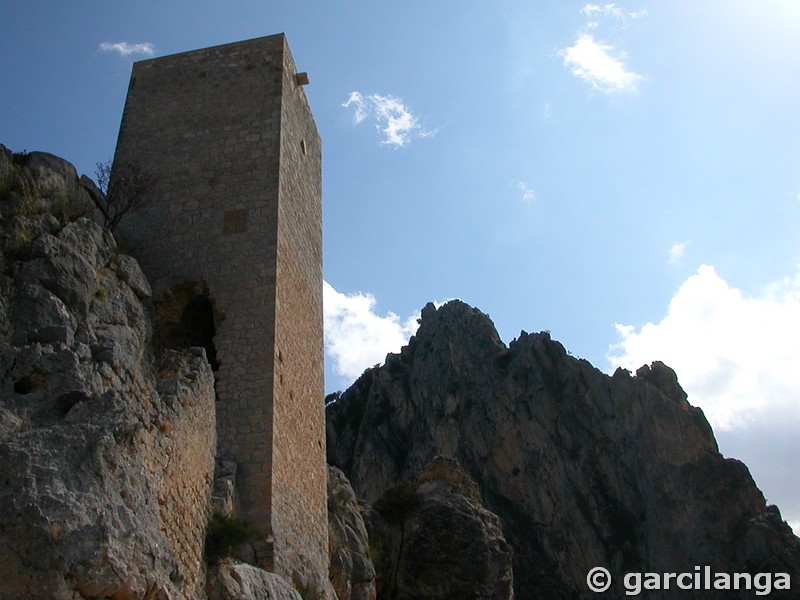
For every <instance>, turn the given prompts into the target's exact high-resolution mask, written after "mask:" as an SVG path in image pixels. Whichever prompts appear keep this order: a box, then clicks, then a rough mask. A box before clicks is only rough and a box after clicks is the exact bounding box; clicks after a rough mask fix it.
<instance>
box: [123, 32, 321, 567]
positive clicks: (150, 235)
mask: <svg viewBox="0 0 800 600" xmlns="http://www.w3.org/2000/svg"><path fill="white" fill-rule="evenodd" d="M320 147H321V143H320V140H319V136H318V134H317V131H316V126H315V124H314V120H313V117H312V115H311V111H310V109H309V106H308V102H307V100H306V97H305V93H304V92H303V89H302V87H301V86H300V85H298V83H297V81H296V72H295V67H294V63H293V60H292V57H291V54H290V53H289V50H288V46H287V44H286V40H285V37H284V36H283V35H275V36H269V37H264V38H258V39H255V40H249V41H245V42H238V43H234V44H228V45H224V46H217V47H214V48H207V49H203V50H196V51H192V52H187V53H183V54H178V55H173V56H167V57H161V58H156V59H152V60H147V61H142V62H138V63H136V64H135V65H134V68H133V72H132V75H131V81H130V86H129V91H128V97H127V101H126V104H125V111H124V115H123V120H122V124H121V127H120V134H119V139H118V142H117V152H116V155H115V159H114V172H115V173H118V172H121V171H122V169H124V167H125V165H126V164H136V165H137V166H138V167H139V168H140V169H141V170H142V171H144V172H145V173H149V174H153V175H156V177H157V183H156V186H155V188H154V189H153V190H152V193H151V194H150V196H149V198H148V199H147V201H146V202H145V203H144V204H143V205H141V206H140V207H139V208H137V209H136V210H135V211H133V212H132V213H131V214H130V215H128V216H127V217H126V218H125V219H124V220H123V221H122V223H121V224H120V226H119V229H118V237H119V238H120V239H121V242H122V244H123V246H124V247H125V248H126V250H127V251H129V252H130V253H131V254H133V255H134V256H135V257H136V258H137V259H138V260H139V262H140V264H141V265H142V268H143V270H144V271H145V273H146V274H147V275H148V277H149V279H150V281H151V284H152V286H153V291H154V297H155V300H156V306H158V300H159V299H160V298H163V297H165V296H171V297H174V294H173V292H174V291H175V289H176V287H177V288H181V289H183V290H185V289H191V288H192V287H196V288H197V289H203V290H204V293H207V297H208V300H209V301H210V302H211V304H212V305H213V307H214V319H215V322H214V329H215V332H216V334H215V336H214V340H213V342H214V347H215V350H216V359H217V361H218V363H219V366H218V370H217V372H216V375H217V384H216V390H217V403H216V407H217V430H218V438H219V439H218V455H220V456H222V457H227V458H232V459H233V460H235V461H236V463H237V467H238V469H237V495H238V498H239V500H240V503H241V511H242V513H243V515H244V516H245V517H248V518H250V519H251V520H253V521H254V522H255V523H256V524H257V525H258V526H259V527H260V528H261V529H262V530H263V531H264V534H265V538H264V540H263V542H262V543H260V544H257V545H256V551H257V562H258V563H259V564H260V565H261V566H265V567H268V568H274V569H275V570H276V571H277V572H278V573H280V574H284V575H291V573H292V571H293V570H296V569H297V568H298V567H299V566H300V564H301V563H302V564H303V565H305V569H308V567H309V566H311V568H312V569H313V570H315V572H317V573H320V574H323V575H325V578H326V575H327V525H326V510H327V505H326V496H325V494H326V489H325V448H324V445H325V437H324V406H323V394H324V392H323V382H322V369H323V363H322V305H321V302H322V289H321V287H322V271H321V269H322V262H321V260H322V259H321V249H322V238H321V191H320V190H321V185H320V178H321V148H320ZM156 322H159V319H158V315H157V318H156Z"/></svg>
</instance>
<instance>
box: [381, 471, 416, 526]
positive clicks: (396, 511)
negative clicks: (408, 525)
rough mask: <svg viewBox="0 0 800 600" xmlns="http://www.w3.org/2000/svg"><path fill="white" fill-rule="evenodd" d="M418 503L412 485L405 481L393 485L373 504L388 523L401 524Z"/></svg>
mask: <svg viewBox="0 0 800 600" xmlns="http://www.w3.org/2000/svg"><path fill="white" fill-rule="evenodd" d="M418 503H419V498H418V496H417V491H416V490H415V489H414V485H413V484H412V483H411V482H410V481H407V480H405V479H401V480H400V481H398V482H397V483H393V484H392V485H390V486H389V487H388V488H386V489H385V490H384V492H383V495H382V496H381V497H380V498H378V500H377V501H376V502H375V505H374V508H375V510H376V511H378V514H379V515H380V516H381V517H383V518H384V519H385V520H386V521H387V522H388V523H392V524H395V525H397V524H402V523H403V522H404V521H405V520H406V517H407V516H408V514H409V513H410V512H411V511H412V510H414V508H416V506H417V504H418Z"/></svg>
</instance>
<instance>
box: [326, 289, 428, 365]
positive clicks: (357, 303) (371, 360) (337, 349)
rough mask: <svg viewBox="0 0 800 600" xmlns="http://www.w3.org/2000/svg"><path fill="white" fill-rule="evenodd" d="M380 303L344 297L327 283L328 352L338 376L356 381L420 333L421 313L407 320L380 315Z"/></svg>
mask: <svg viewBox="0 0 800 600" xmlns="http://www.w3.org/2000/svg"><path fill="white" fill-rule="evenodd" d="M376 304H377V303H376V300H375V297H374V296H373V295H372V294H365V293H362V292H356V293H354V294H343V293H341V292H338V291H337V290H336V289H334V287H333V286H332V285H331V284H329V283H328V282H327V281H326V282H324V283H323V307H324V308H323V313H324V327H325V351H326V353H327V355H328V357H329V358H330V359H331V360H332V361H333V371H334V372H335V373H336V374H338V375H341V376H343V377H346V378H349V379H351V380H352V379H355V378H356V377H358V376H359V375H361V373H363V372H364V370H365V369H367V368H369V367H371V366H372V365H375V364H377V363H382V362H383V361H384V359H385V358H386V355H387V354H388V353H389V352H398V351H399V350H400V348H401V347H402V346H404V345H405V344H406V343H408V339H409V338H410V337H411V335H413V334H414V332H415V331H416V330H417V327H418V323H417V319H418V318H419V313H416V314H414V315H411V316H410V317H408V318H406V319H401V318H400V317H399V316H398V315H396V314H395V313H393V312H388V313H386V314H385V315H380V314H378V313H377V310H376V308H377V307H376Z"/></svg>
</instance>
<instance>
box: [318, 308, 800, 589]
mask: <svg viewBox="0 0 800 600" xmlns="http://www.w3.org/2000/svg"><path fill="white" fill-rule="evenodd" d="M327 410H328V460H329V463H331V464H332V465H335V466H337V467H338V468H340V469H341V470H342V471H343V472H344V473H345V474H346V475H347V477H349V479H350V481H351V483H352V486H353V488H354V490H355V491H356V493H357V494H358V495H359V497H361V498H363V499H364V500H366V501H367V502H368V503H373V504H374V503H376V502H377V501H379V500H380V498H381V497H382V496H383V495H384V493H385V491H386V490H387V489H390V488H391V487H392V486H394V485H397V482H400V481H403V480H406V481H414V480H415V479H416V478H417V477H419V476H420V474H421V473H423V470H424V469H425V467H426V466H427V465H428V464H429V463H430V462H431V461H432V460H433V459H434V458H435V457H437V456H439V455H441V456H444V457H446V458H452V459H455V460H457V461H458V463H459V464H460V465H461V467H462V468H463V469H464V470H465V471H466V472H467V473H468V474H469V476H470V477H471V478H472V479H473V480H474V481H475V482H476V483H477V485H478V489H479V490H480V495H481V498H482V501H483V504H484V505H485V507H486V508H487V509H488V510H489V511H491V512H493V513H495V514H496V515H498V516H499V517H500V520H501V522H502V529H503V534H504V537H505V540H507V542H508V543H509V544H510V546H511V547H512V548H513V554H514V558H513V579H514V588H515V592H516V597H517V598H544V599H550V598H581V597H590V596H591V593H590V592H589V590H588V588H587V584H586V577H587V573H588V572H589V570H590V569H592V568H593V567H597V566H603V567H606V568H607V569H609V571H610V572H611V576H612V580H613V581H615V582H616V585H614V586H612V588H611V589H610V590H609V591H608V592H607V593H606V596H607V597H610V598H615V597H620V598H621V597H625V589H624V588H623V587H622V585H621V584H620V582H621V581H622V580H623V576H624V574H625V573H627V572H632V571H633V572H657V573H664V572H673V573H675V572H678V573H680V572H686V571H688V572H693V571H694V567H695V566H697V565H701V566H706V565H707V566H709V567H711V569H712V570H714V571H715V572H728V573H733V572H750V573H760V572H764V573H770V572H771V573H776V572H782V573H788V574H789V575H790V576H791V578H792V579H794V581H795V585H796V584H797V582H798V581H800V579H798V578H800V540H798V538H796V537H795V536H794V535H793V534H792V532H791V530H790V528H789V527H788V525H786V524H785V523H784V522H783V521H782V520H781V518H780V513H779V511H778V509H777V508H776V507H768V506H767V505H766V503H765V500H764V497H763V495H762V494H761V492H760V491H759V490H758V488H757V487H756V486H755V484H754V482H753V480H752V478H751V476H750V473H749V471H748V470H747V468H746V466H745V465H744V464H742V463H741V462H739V461H737V460H732V459H726V458H724V457H723V456H722V455H721V454H720V453H719V451H718V448H717V445H716V442H715V440H714V436H713V433H712V431H711V428H710V427H709V425H708V423H707V421H706V419H705V417H704V416H703V413H702V411H701V410H700V409H698V408H695V407H693V406H691V405H690V404H689V403H688V401H687V398H686V395H685V393H684V392H683V390H682V389H681V388H680V386H679V385H678V382H677V378H676V376H675V373H674V372H672V370H671V369H669V368H668V367H666V366H665V365H663V364H661V363H653V364H652V365H650V366H646V367H643V368H642V369H640V370H639V371H638V372H637V374H636V376H631V374H630V373H628V372H626V371H623V370H618V371H617V372H616V373H615V374H614V375H613V377H609V376H607V375H605V374H603V373H601V372H600V371H598V370H597V369H595V368H593V367H592V366H591V365H590V364H589V363H588V362H586V361H583V360H578V359H575V358H572V357H571V356H569V355H568V354H567V352H566V351H565V350H564V348H563V347H562V346H561V345H560V344H559V343H557V342H555V341H553V340H552V339H550V336H549V334H547V333H540V334H534V335H529V334H527V333H525V332H523V333H522V334H521V335H520V337H519V338H518V339H516V340H514V341H513V342H512V343H511V344H510V345H509V347H506V346H505V344H503V342H502V341H501V340H500V339H499V337H498V335H497V332H496V331H495V328H494V326H493V324H492V323H491V321H490V320H489V318H488V317H487V316H486V315H484V314H482V313H481V312H479V311H478V310H476V309H474V308H471V307H469V306H467V305H466V304H464V303H462V302H460V301H453V302H450V303H448V304H446V305H444V306H443V307H441V308H439V309H436V308H435V307H434V306H433V305H428V306H427V307H425V309H424V310H423V312H422V320H421V325H420V328H419V330H418V332H417V334H416V335H415V336H414V337H413V338H412V339H411V341H410V342H409V344H408V346H406V347H404V348H403V349H402V350H401V352H400V353H399V354H390V355H389V356H387V359H386V364H385V365H383V366H380V367H375V368H372V369H369V370H368V371H366V372H365V373H364V375H362V377H361V378H360V379H359V380H357V381H356V382H355V383H354V384H353V386H352V387H351V388H350V389H349V390H347V391H346V392H345V393H344V394H342V395H341V396H339V397H337V398H335V401H334V402H332V403H330V404H329V406H328V409H327ZM420 489H421V486H420ZM448 514H456V515H459V514H463V512H460V511H459V510H451V511H450V512H449V513H448ZM445 518H446V517H445V516H444V514H442V516H441V519H445ZM460 526H463V525H458V524H457V522H456V521H453V524H452V526H450V532H451V534H450V535H451V536H456V535H457V533H456V530H457V529H458V527H460ZM428 541H430V539H428ZM448 541H449V540H447V539H443V540H441V543H442V544H444V545H443V546H442V548H443V549H446V552H447V556H448V560H449V561H450V564H451V565H454V567H453V568H455V569H463V568H464V565H471V564H472V563H471V561H473V560H474V557H473V556H472V555H471V552H470V550H469V548H468V547H462V548H461V549H460V551H459V549H458V548H456V547H454V546H453V545H448V544H447V542H448ZM414 553H415V554H418V555H420V556H421V555H422V549H417V550H416V551H415V552H414ZM435 553H436V550H435V549H430V550H429V555H435ZM501 554H502V552H501ZM420 568H421V567H420ZM473 568H474V567H473ZM379 570H380V568H379ZM752 594H753V592H752V591H750V592H742V595H741V596H738V595H736V593H735V592H731V591H714V590H711V591H704V592H703V596H702V597H704V598H734V597H751V596H752ZM780 594H781V592H780V591H778V592H776V591H773V596H776V595H777V596H778V597H781V596H780ZM379 597H381V598H383V597H384V596H380V595H379ZM390 597H391V596H390ZM396 597H401V596H399V595H398V596H396ZM403 597H406V596H403ZM417 597H426V596H417ZM430 597H437V598H438V597H449V596H435V595H431V596H430ZM464 597H484V596H464ZM486 597H489V596H486ZM665 597H666V596H665ZM783 597H791V596H788V595H787V596H783Z"/></svg>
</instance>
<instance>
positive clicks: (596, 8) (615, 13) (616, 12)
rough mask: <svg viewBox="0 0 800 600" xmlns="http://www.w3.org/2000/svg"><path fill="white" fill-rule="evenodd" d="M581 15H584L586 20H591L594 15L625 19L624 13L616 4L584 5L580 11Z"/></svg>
mask: <svg viewBox="0 0 800 600" xmlns="http://www.w3.org/2000/svg"><path fill="white" fill-rule="evenodd" d="M581 14H583V15H586V17H587V18H588V19H591V18H593V17H594V16H595V15H604V16H610V17H615V18H617V19H624V18H625V12H624V11H623V10H622V9H621V8H620V7H619V6H617V5H616V4H604V5H603V6H600V5H599V4H586V5H585V6H584V7H583V8H582V9H581Z"/></svg>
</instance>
